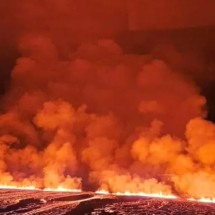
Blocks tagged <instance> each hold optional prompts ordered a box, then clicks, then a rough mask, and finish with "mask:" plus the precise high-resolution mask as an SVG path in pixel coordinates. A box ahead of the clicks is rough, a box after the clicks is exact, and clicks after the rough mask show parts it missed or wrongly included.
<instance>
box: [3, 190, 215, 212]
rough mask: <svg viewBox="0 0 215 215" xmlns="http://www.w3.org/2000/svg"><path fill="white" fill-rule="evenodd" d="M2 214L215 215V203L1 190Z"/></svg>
mask: <svg viewBox="0 0 215 215" xmlns="http://www.w3.org/2000/svg"><path fill="white" fill-rule="evenodd" d="M0 214H5V215H11V214H25V215H32V214H38V215H42V214H44V215H45V214H48V215H49V214H50V215H63V214H65V215H70V214H71V215H103V214H112V215H115V214H119V215H126V214H128V215H150V214H151V215H189V214H196V215H213V214H214V215H215V204H209V203H199V202H188V201H185V200H182V199H181V200H179V199H178V200H167V199H156V198H145V197H122V196H121V197H115V196H103V195H97V194H94V193H64V192H44V191H21V190H6V189H4V190H0Z"/></svg>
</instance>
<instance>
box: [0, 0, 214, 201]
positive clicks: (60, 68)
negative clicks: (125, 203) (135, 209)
mask: <svg viewBox="0 0 215 215" xmlns="http://www.w3.org/2000/svg"><path fill="white" fill-rule="evenodd" d="M80 2H82V3H79V4H78V3H77V2H76V1H70V0H64V1H58V0H53V2H52V4H50V1H48V0H47V1H45V0H44V5H40V4H39V3H38V2H37V1H34V0H33V1H26V0H25V1H23V3H22V4H21V3H20V5H16V4H17V3H14V5H15V6H16V7H15V6H14V8H13V7H12V6H11V8H9V9H10V12H11V13H12V12H13V13H14V17H13V19H14V23H12V22H10V20H9V21H8V20H7V15H6V14H5V20H6V21H5V23H7V24H8V26H9V27H8V28H9V29H10V30H11V29H12V30H11V31H13V29H14V32H15V33H14V34H15V35H16V36H15V37H16V39H15V40H16V41H17V47H19V53H20V56H19V57H18V58H17V59H16V65H15V66H14V68H13V70H12V71H11V74H10V76H11V77H10V84H9V85H8V86H7V90H6V92H5V93H4V95H3V96H2V98H1V115H0V184H1V186H0V188H11V189H14V188H16V189H17V188H20V189H42V190H44V191H51V190H53V191H76V192H77V191H81V190H86V189H88V190H89V189H90V190H93V191H96V190H97V193H101V194H109V193H113V194H116V195H142V196H152V197H153V196H156V197H163V198H165V197H167V198H168V197H169V198H177V196H182V197H185V198H189V200H195V199H198V200H199V201H202V202H215V169H214V166H215V156H214V155H215V124H214V123H212V122H210V121H207V120H206V116H207V109H206V105H207V101H206V98H205V97H204V96H203V95H202V94H201V90H200V89H199V87H198V85H197V84H196V83H195V77H193V78H192V77H190V76H188V75H187V74H186V73H185V72H184V71H182V70H183V66H184V64H185V63H187V59H185V58H186V56H187V55H186V53H180V52H177V50H174V55H173V56H171V57H172V58H174V57H175V58H176V59H174V60H173V62H176V63H175V64H174V65H173V64H172V63H169V62H166V61H165V60H163V58H158V57H155V56H154V54H153V52H152V53H151V52H149V53H146V54H136V53H127V52H126V51H124V49H123V47H121V46H120V44H119V43H118V42H117V40H116V39H114V38H115V36H116V35H118V34H119V32H121V31H122V32H123V31H125V30H129V27H127V28H128V29H126V23H127V21H125V19H126V12H125V11H124V9H125V8H126V7H128V5H130V4H126V3H124V1H122V0H119V1H110V2H109V4H108V5H106V4H105V3H104V2H105V1H104V0H102V1H98V0H95V1H93V2H94V3H95V4H92V5H90V6H89V8H88V6H86V5H85V4H84V1H83V0H82V1H80ZM72 4H73V7H72V8H73V9H74V8H75V9H74V13H72V12H71V13H70V10H69V9H68V8H70V7H68V6H71V5H72ZM76 4H77V5H76ZM43 7H44V8H45V9H44V8H43ZM106 7H107V8H108V9H109V10H107V11H106ZM17 8H19V9H20V11H22V12H23V11H25V10H27V11H28V12H27V13H21V14H22V15H21V14H18V13H16V10H17ZM123 8H124V9H123ZM49 10H52V12H51V14H52V16H50V17H49V16H47V11H49ZM79 10H80V11H82V13H81V16H82V17H81V19H80V17H79V19H78V18H77V17H78V16H79V12H80V11H79ZM88 10H89V11H90V12H89V11H88ZM132 11H133V10H132ZM61 14H65V16H60V15H61ZM114 14H117V16H114ZM34 16H35V17H36V20H37V21H41V20H44V22H43V21H42V22H39V24H38V23H36V22H35V21H34V18H35V17H34ZM133 16H134V13H133V12H132V17H133ZM110 17H112V19H111V18H110ZM116 17H118V20H117V21H116V23H115V25H112V23H113V22H114V21H115V18H116ZM109 18H110V20H109ZM138 18H139V16H138ZM132 19H133V18H132ZM149 19H150V17H149ZM133 22H134V21H133ZM201 24H202V23H201ZM195 25H196V24H195ZM20 26H21V28H20V29H19V30H17V27H20ZM161 27H162V26H161ZM62 29H63V30H65V31H63V30H62ZM83 32H84V33H83ZM85 34H86V35H87V38H86V37H85ZM168 47H169V45H168V46H167V50H168V51H169V49H168ZM156 48H158V47H154V48H153V50H156ZM164 50H165V48H164ZM168 53H169V52H168ZM171 53H173V52H171ZM189 54H191V53H189ZM184 56H185V57H184ZM179 59H180V60H179ZM192 59H195V58H192ZM180 63H181V64H180ZM192 63H193V64H195V66H196V65H198V62H192ZM192 75H193V76H195V74H192Z"/></svg>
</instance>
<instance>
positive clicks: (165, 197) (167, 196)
mask: <svg viewBox="0 0 215 215" xmlns="http://www.w3.org/2000/svg"><path fill="white" fill-rule="evenodd" d="M96 193H97V194H102V195H116V196H140V197H141V196H142V197H153V198H163V199H177V198H178V197H177V196H175V195H171V194H163V193H162V192H160V193H144V192H138V193H133V192H129V191H126V192H116V193H109V192H108V191H106V190H98V191H96Z"/></svg>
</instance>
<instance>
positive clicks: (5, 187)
mask: <svg viewBox="0 0 215 215" xmlns="http://www.w3.org/2000/svg"><path fill="white" fill-rule="evenodd" d="M0 189H7V190H40V189H38V188H36V187H35V186H15V185H0Z"/></svg>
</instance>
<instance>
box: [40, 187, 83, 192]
mask: <svg viewBox="0 0 215 215" xmlns="http://www.w3.org/2000/svg"><path fill="white" fill-rule="evenodd" d="M43 191H51V192H75V193H79V192H81V191H82V190H79V189H69V188H65V187H61V186H59V187H57V188H44V189H43Z"/></svg>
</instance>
